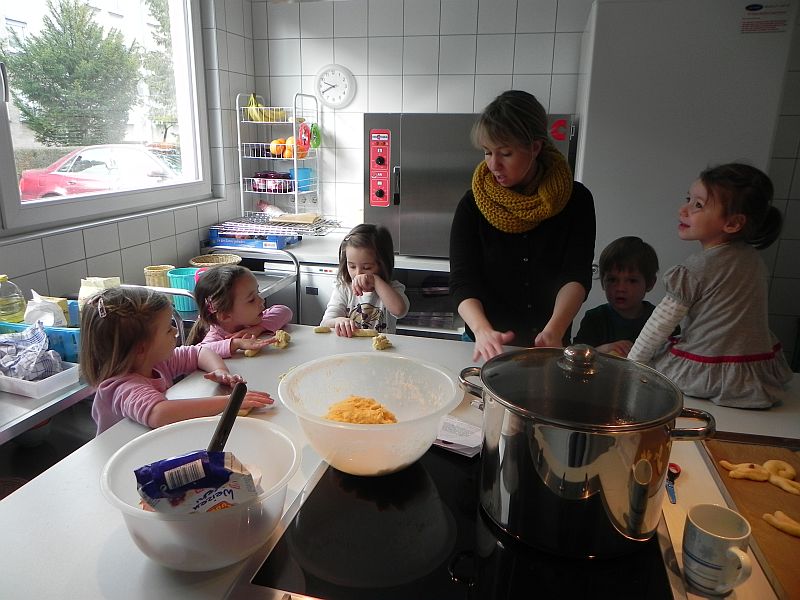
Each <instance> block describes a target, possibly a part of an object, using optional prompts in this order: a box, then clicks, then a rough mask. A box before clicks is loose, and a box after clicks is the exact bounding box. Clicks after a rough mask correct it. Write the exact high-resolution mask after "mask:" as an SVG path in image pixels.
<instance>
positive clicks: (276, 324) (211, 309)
mask: <svg viewBox="0 0 800 600" xmlns="http://www.w3.org/2000/svg"><path fill="white" fill-rule="evenodd" d="M194 299H195V302H197V321H196V322H195V324H194V327H192V330H191V331H190V332H189V335H188V337H187V339H186V343H187V344H199V345H201V346H204V345H206V344H209V343H212V342H222V341H225V342H227V343H228V344H232V343H233V341H234V340H245V339H256V338H258V336H260V335H262V334H266V335H267V336H269V337H268V339H267V340H265V341H264V344H268V343H273V342H274V341H275V338H274V337H272V336H273V334H274V333H275V332H276V331H278V330H279V329H282V328H284V327H285V326H286V325H287V323H289V321H291V320H292V311H291V309H290V308H289V307H288V306H283V305H281V304H276V305H274V306H270V307H269V308H267V309H265V308H264V299H263V298H261V297H260V296H259V295H258V282H257V281H256V278H255V277H254V276H253V273H252V272H251V271H250V269H246V268H245V267H240V266H238V265H221V266H219V267H212V268H210V269H209V270H208V271H205V272H204V273H203V274H202V275H200V277H199V279H198V280H197V284H196V285H195V288H194ZM227 351H228V352H229V353H228V354H227V355H226V354H225V352H226V348H225V347H224V344H221V346H220V348H219V349H218V352H219V353H220V355H221V356H222V357H223V358H227V357H228V356H230V353H232V352H235V349H233V348H231V349H230V350H227Z"/></svg>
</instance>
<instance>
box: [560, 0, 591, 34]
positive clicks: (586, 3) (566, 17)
mask: <svg viewBox="0 0 800 600" xmlns="http://www.w3.org/2000/svg"><path fill="white" fill-rule="evenodd" d="M593 1H594V0H558V20H557V21H556V31H583V30H584V28H585V27H586V20H587V19H588V18H589V11H590V10H591V8H592V2H593Z"/></svg>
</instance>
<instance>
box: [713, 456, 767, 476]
mask: <svg viewBox="0 0 800 600" xmlns="http://www.w3.org/2000/svg"><path fill="white" fill-rule="evenodd" d="M719 464H721V465H722V466H723V467H725V468H726V469H728V471H729V472H728V477H731V478H733V479H750V480H752V481H767V480H768V479H769V476H770V472H769V471H767V470H766V469H765V468H764V467H762V466H761V465H757V464H755V463H739V464H738V465H734V464H732V463H729V462H728V461H727V460H721V461H719Z"/></svg>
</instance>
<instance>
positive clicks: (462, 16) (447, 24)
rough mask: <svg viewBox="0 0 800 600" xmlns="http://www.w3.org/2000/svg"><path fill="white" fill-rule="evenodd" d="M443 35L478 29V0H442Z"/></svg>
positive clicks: (471, 31)
mask: <svg viewBox="0 0 800 600" xmlns="http://www.w3.org/2000/svg"><path fill="white" fill-rule="evenodd" d="M441 11H442V17H441V21H442V22H441V25H440V27H439V30H440V33H441V34H442V35H451V34H456V33H475V32H477V31H478V0H442V4H441Z"/></svg>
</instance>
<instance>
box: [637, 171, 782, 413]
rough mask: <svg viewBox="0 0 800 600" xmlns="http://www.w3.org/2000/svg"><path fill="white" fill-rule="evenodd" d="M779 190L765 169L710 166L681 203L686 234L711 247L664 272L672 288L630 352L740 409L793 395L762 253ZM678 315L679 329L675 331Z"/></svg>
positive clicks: (776, 219)
mask: <svg viewBox="0 0 800 600" xmlns="http://www.w3.org/2000/svg"><path fill="white" fill-rule="evenodd" d="M772 194H773V187H772V182H771V181H770V180H769V177H767V176H766V175H765V174H764V173H762V172H761V171H759V170H758V169H756V168H754V167H751V166H749V165H744V164H737V163H732V164H726V165H721V166H718V167H714V168H710V169H706V170H705V171H703V172H702V173H701V174H700V178H699V179H698V180H697V181H695V182H694V183H693V184H692V186H691V188H689V196H688V198H687V202H686V204H684V205H683V206H682V207H681V209H680V211H679V212H678V217H679V223H678V237H680V238H681V239H682V240H693V241H698V242H700V244H701V245H702V247H703V250H702V252H700V253H697V254H693V255H692V256H690V257H689V258H688V259H687V260H685V261H684V263H683V264H679V265H677V266H675V267H673V268H672V269H670V270H669V271H667V272H666V273H665V275H664V283H665V286H666V288H667V294H666V297H665V298H664V299H663V300H662V301H661V303H660V304H659V305H658V306H657V307H656V308H655V310H654V311H653V314H652V315H651V317H650V319H649V320H648V321H647V323H646V324H645V326H644V328H643V329H642V332H641V333H640V334H639V337H638V338H637V339H636V343H635V344H634V345H633V348H632V349H631V351H630V353H629V354H628V358H630V359H633V360H637V361H641V362H647V363H650V364H651V365H652V366H653V367H654V368H655V369H656V370H658V371H660V372H661V373H663V374H664V375H666V376H667V377H668V378H670V379H671V380H672V381H673V382H674V383H675V384H676V385H677V386H678V387H679V388H680V389H681V390H682V391H683V393H684V394H686V395H687V396H693V397H697V398H705V399H708V400H711V401H712V402H714V403H715V404H720V405H723V406H734V407H738V408H769V407H770V406H772V405H773V404H776V403H778V402H781V401H783V400H786V399H787V398H788V391H787V387H786V384H787V383H788V382H789V381H790V380H791V378H792V372H791V370H790V369H789V366H788V364H787V362H786V358H785V357H784V355H783V350H782V349H781V344H780V342H778V340H777V338H776V337H775V335H773V333H772V332H771V331H770V330H769V325H768V318H767V312H768V300H767V293H768V273H767V269H766V267H765V265H764V261H763V260H762V259H761V257H760V256H759V254H758V250H762V249H764V248H767V247H768V246H770V245H771V244H772V243H773V242H774V241H775V240H776V239H777V237H778V235H779V234H780V230H781V224H782V217H781V214H780V212H778V209H776V208H775V207H774V206H772ZM678 323H680V326H681V334H680V336H679V337H677V338H669V336H670V333H671V332H672V331H673V330H674V329H675V326H676V325H677V324H678ZM668 338H669V339H668ZM665 342H667V343H666V344H665Z"/></svg>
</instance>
